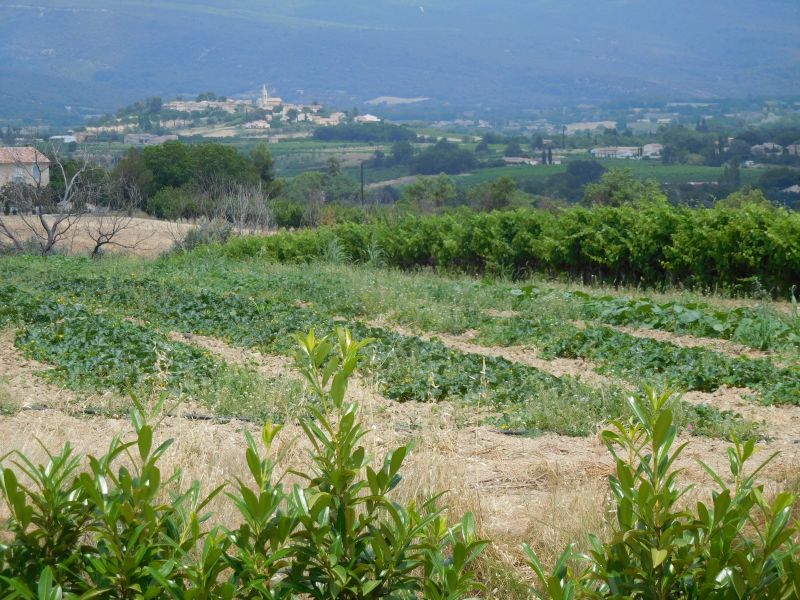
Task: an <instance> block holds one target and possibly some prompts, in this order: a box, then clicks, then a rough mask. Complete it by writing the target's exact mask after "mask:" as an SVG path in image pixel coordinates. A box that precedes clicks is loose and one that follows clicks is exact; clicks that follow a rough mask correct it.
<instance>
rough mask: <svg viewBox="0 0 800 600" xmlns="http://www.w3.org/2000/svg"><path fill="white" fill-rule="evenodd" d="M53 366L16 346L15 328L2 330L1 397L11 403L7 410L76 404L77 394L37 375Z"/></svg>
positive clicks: (0, 339) (0, 338)
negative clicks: (26, 354) (27, 354)
mask: <svg viewBox="0 0 800 600" xmlns="http://www.w3.org/2000/svg"><path fill="white" fill-rule="evenodd" d="M49 368H50V367H49V366H48V365H45V364H43V363H40V362H37V361H35V360H30V359H27V358H25V356H24V355H23V354H22V353H21V352H20V351H19V350H18V349H17V348H16V346H14V332H13V331H4V332H0V397H3V398H5V399H6V401H7V402H9V403H10V405H9V406H8V407H7V408H6V410H14V409H20V408H31V407H34V406H41V405H42V404H44V403H47V404H48V405H50V406H63V405H65V404H69V403H74V402H75V394H73V393H72V392H70V391H69V390H64V389H62V388H59V387H58V386H55V385H52V384H50V383H48V382H46V381H45V380H44V379H42V378H41V377H36V376H34V375H33V373H36V372H41V371H45V370H47V369H49Z"/></svg>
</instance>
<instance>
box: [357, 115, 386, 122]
mask: <svg viewBox="0 0 800 600" xmlns="http://www.w3.org/2000/svg"><path fill="white" fill-rule="evenodd" d="M353 121H355V122H356V123H380V122H381V118H380V117H376V116H375V115H358V116H357V117H356V118H354V119H353Z"/></svg>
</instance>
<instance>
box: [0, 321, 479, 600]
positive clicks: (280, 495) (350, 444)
mask: <svg viewBox="0 0 800 600" xmlns="http://www.w3.org/2000/svg"><path fill="white" fill-rule="evenodd" d="M368 342H369V341H368V340H365V341H362V342H355V341H354V340H352V338H351V337H350V334H349V333H348V332H346V331H344V330H339V331H338V332H337V338H336V340H333V339H331V338H329V337H325V338H321V339H317V338H316V337H315V336H314V333H313V331H312V332H311V333H309V334H308V335H307V336H303V337H298V343H299V347H300V349H299V351H298V357H297V364H298V367H299V369H300V371H301V373H302V374H303V375H304V376H305V378H306V380H307V382H308V383H309V385H310V387H311V390H312V392H313V394H314V395H315V397H316V400H317V403H318V404H317V407H316V408H314V409H313V410H312V412H313V416H314V420H303V421H302V422H301V425H302V427H303V430H304V432H305V435H306V437H307V438H308V441H309V442H310V444H311V448H312V449H311V452H310V459H311V464H312V466H311V467H310V469H311V470H310V471H309V472H307V473H305V472H303V473H296V474H297V475H299V476H300V477H301V478H303V479H304V480H305V484H304V485H299V484H298V485H294V486H293V487H292V488H291V489H286V488H285V487H284V486H283V484H282V483H281V482H280V479H279V478H277V479H276V477H275V469H276V466H277V465H276V462H275V461H274V460H273V459H271V458H269V451H270V449H271V448H272V445H273V442H274V440H275V439H276V437H277V435H278V434H279V433H280V430H281V428H280V427H279V426H277V427H276V426H272V425H271V424H267V425H266V426H265V427H264V428H263V430H262V434H261V441H262V442H263V445H264V448H265V450H266V455H262V453H261V450H260V449H259V448H258V446H257V444H256V443H255V440H254V439H253V437H252V435H250V434H249V433H248V434H247V435H246V438H247V449H246V452H245V462H246V464H247V467H248V470H249V471H250V474H251V475H252V478H253V481H252V482H251V483H249V484H248V483H246V482H244V481H242V480H239V479H237V480H236V481H235V484H234V485H232V486H231V487H232V491H230V492H228V493H227V494H226V496H227V498H228V499H229V500H230V501H231V502H232V503H233V504H234V506H235V507H236V509H237V510H238V511H239V513H240V515H241V519H242V521H241V525H240V526H239V527H238V528H236V529H235V530H232V531H229V530H226V529H224V528H222V527H219V526H216V527H214V526H212V527H209V526H208V525H206V523H208V522H209V521H210V519H211V517H212V515H211V514H210V513H208V512H207V510H208V507H209V504H210V503H211V502H212V501H213V500H214V499H215V498H216V497H217V496H219V494H220V493H221V492H222V491H223V489H224V488H225V487H226V486H224V485H223V486H220V487H218V488H216V489H215V490H213V491H212V492H211V493H210V494H209V495H207V496H202V495H201V493H200V484H199V483H198V482H194V483H193V484H192V485H191V486H190V487H189V488H188V489H187V490H185V491H176V488H177V487H178V485H179V483H180V480H181V473H180V472H175V473H173V474H172V475H170V476H165V475H164V474H163V473H162V471H161V468H160V467H159V464H158V463H159V461H160V460H161V459H162V457H163V456H164V454H165V453H166V452H167V451H168V449H169V447H170V445H171V443H172V441H171V440H167V441H165V442H163V443H161V444H160V445H158V446H156V444H155V442H154V439H155V437H154V433H155V431H156V429H157V426H158V415H159V414H160V413H161V411H162V410H163V406H164V402H165V401H166V397H162V398H161V399H160V400H159V401H158V402H157V403H156V404H155V405H154V407H153V408H152V409H149V408H147V407H145V406H144V405H143V404H142V403H140V402H138V401H136V399H135V398H134V402H135V408H134V410H133V411H132V423H133V427H134V432H135V438H134V439H133V440H132V441H123V440H122V439H121V438H114V440H113V441H112V442H111V444H110V447H109V450H108V452H107V453H106V454H105V455H103V456H101V457H99V458H97V457H93V456H90V457H89V461H88V462H89V469H88V470H83V471H82V470H81V464H82V459H81V457H79V456H77V455H75V453H74V451H73V449H72V447H71V446H70V445H69V444H67V445H65V446H64V448H63V450H62V451H61V452H60V453H59V454H50V453H48V463H47V464H46V465H36V464H34V463H33V462H31V461H30V460H29V459H28V458H27V457H26V456H25V455H24V454H23V453H21V452H15V453H13V454H12V455H11V456H10V457H11V461H10V462H11V464H12V465H13V467H15V468H11V467H9V466H6V465H7V464H8V459H9V456H6V457H4V458H3V460H2V462H3V463H5V464H3V465H2V466H3V469H2V477H1V478H0V497H1V498H2V500H4V501H5V504H6V507H7V510H8V514H9V515H10V516H9V517H8V519H7V521H6V523H5V529H6V530H7V531H8V532H9V534H10V538H9V539H7V540H5V539H4V540H3V542H2V544H0V581H2V582H3V583H4V586H5V590H6V591H5V592H4V595H3V598H7V599H8V600H13V599H16V598H24V599H27V598H40V599H41V598H47V599H49V598H53V599H56V598H62V597H63V598H68V599H78V598H94V597H115V598H144V599H147V598H175V599H187V600H188V599H200V598H209V599H210V598H227V599H232V598H295V597H307V598H308V597H310V598H320V599H323V598H325V599H327V598H342V599H354V600H355V599H368V598H398V599H400V598H402V599H410V598H416V597H418V596H419V595H420V594H422V595H423V596H424V597H425V598H432V599H450V600H456V599H458V598H463V597H465V596H466V595H468V594H469V593H470V592H471V591H472V590H474V589H476V588H477V583H476V581H475V578H474V575H473V574H472V573H471V572H470V570H469V565H470V563H471V562H472V561H474V560H475V558H476V557H477V556H478V555H479V554H480V553H481V551H482V550H483V548H484V547H485V546H486V544H487V542H485V541H482V540H479V539H478V538H477V537H476V534H475V522H474V519H473V518H472V516H471V515H466V516H465V517H464V518H463V519H461V520H459V521H456V523H455V524H453V525H449V524H448V522H447V520H446V518H445V514H444V513H443V511H442V510H441V509H438V508H437V507H436V505H435V502H436V500H437V499H438V496H436V497H434V498H431V499H428V500H426V501H424V502H422V503H421V504H420V505H419V506H417V504H416V503H415V502H411V503H409V504H408V505H406V506H401V505H399V504H398V503H396V502H393V501H392V500H391V492H392V490H393V489H395V488H396V487H397V485H398V484H399V483H400V481H401V476H400V470H401V468H402V465H403V461H404V459H405V457H406V456H407V454H408V452H409V450H410V448H409V447H401V448H398V449H396V450H394V451H393V452H390V453H388V454H387V455H386V457H385V458H384V460H383V463H382V466H380V467H376V468H373V466H372V464H373V462H372V460H371V458H370V457H368V456H367V455H366V451H365V449H364V447H363V446H361V445H360V441H361V440H362V438H363V437H364V435H365V433H366V432H365V430H364V428H363V426H362V425H361V424H360V422H359V420H358V407H357V406H356V405H354V404H349V403H347V402H346V400H345V397H346V392H347V385H348V380H349V379H350V377H351V376H352V374H353V372H354V371H355V370H356V368H357V366H358V364H359V362H360V360H361V358H362V356H361V350H362V349H363V347H364V346H365V345H366V344H367V343H368ZM123 459H126V460H123ZM277 460H278V461H280V460H281V457H280V456H279V457H278V459H277ZM253 486H254V487H253ZM167 493H169V499H168V500H167V499H166V496H167Z"/></svg>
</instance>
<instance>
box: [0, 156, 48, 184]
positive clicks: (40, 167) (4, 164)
mask: <svg viewBox="0 0 800 600" xmlns="http://www.w3.org/2000/svg"><path fill="white" fill-rule="evenodd" d="M9 183H27V184H28V185H36V186H45V185H47V184H48V183H50V160H49V159H48V158H47V157H46V156H45V155H44V154H42V153H41V152H39V151H38V150H37V149H36V148H30V147H25V148H0V187H2V186H4V185H7V184H9Z"/></svg>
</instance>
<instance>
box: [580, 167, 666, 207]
mask: <svg viewBox="0 0 800 600" xmlns="http://www.w3.org/2000/svg"><path fill="white" fill-rule="evenodd" d="M666 199H667V197H666V196H665V195H664V193H663V192H662V191H661V187H660V186H659V185H658V182H656V181H654V180H652V179H648V180H646V181H641V180H639V179H636V177H634V176H633V171H631V170H630V169H629V168H625V169H611V170H609V171H607V172H605V173H604V174H603V176H602V177H601V178H600V181H598V182H597V183H590V184H589V185H587V186H586V191H585V193H584V195H583V203H584V204H586V205H588V206H622V205H624V204H633V203H636V202H666Z"/></svg>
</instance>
